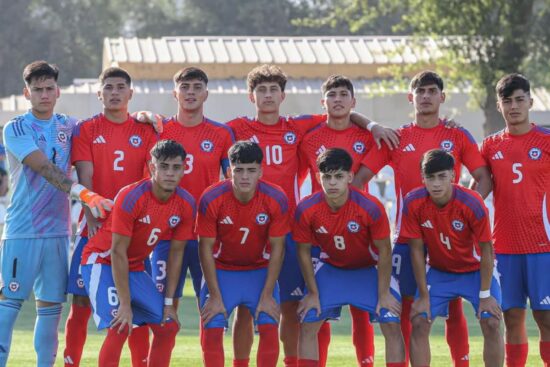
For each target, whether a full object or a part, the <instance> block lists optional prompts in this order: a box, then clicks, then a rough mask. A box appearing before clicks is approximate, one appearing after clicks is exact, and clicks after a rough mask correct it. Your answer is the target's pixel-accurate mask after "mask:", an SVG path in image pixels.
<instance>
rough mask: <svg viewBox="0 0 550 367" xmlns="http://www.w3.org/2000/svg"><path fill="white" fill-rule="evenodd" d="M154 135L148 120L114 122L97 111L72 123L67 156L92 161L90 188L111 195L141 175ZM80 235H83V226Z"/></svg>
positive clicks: (74, 159)
mask: <svg viewBox="0 0 550 367" xmlns="http://www.w3.org/2000/svg"><path fill="white" fill-rule="evenodd" d="M157 138H158V137H157V134H156V133H155V131H154V130H153V128H152V127H151V126H149V125H148V124H143V123H140V122H137V121H135V120H134V119H133V118H131V117H128V120H126V121H125V122H123V123H121V124H118V123H115V122H112V121H109V120H108V119H107V118H106V117H105V115H103V114H99V115H96V116H94V117H92V118H91V119H88V120H83V121H80V122H79V123H78V125H77V126H76V128H75V132H74V134H73V143H72V148H71V149H72V150H71V160H72V163H73V164H75V162H78V161H87V162H92V164H93V167H94V173H93V176H92V185H93V187H92V190H93V191H94V192H97V193H98V194H99V195H101V196H103V197H106V198H108V199H114V197H115V195H116V194H117V192H118V191H119V190H120V189H121V188H123V187H124V186H126V185H129V184H131V183H133V182H136V181H138V180H141V179H142V178H143V176H144V172H146V171H145V170H146V167H147V161H148V160H149V157H150V154H149V152H150V150H151V148H152V147H153V146H154V145H155V143H156V142H157ZM82 235H83V236H87V229H86V228H84V229H83V231H82Z"/></svg>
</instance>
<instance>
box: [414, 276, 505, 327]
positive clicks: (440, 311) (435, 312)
mask: <svg viewBox="0 0 550 367" xmlns="http://www.w3.org/2000/svg"><path fill="white" fill-rule="evenodd" d="M426 283H427V285H428V289H429V292H430V312H431V314H432V319H434V318H436V317H437V316H441V317H448V316H449V301H452V300H453V299H456V298H458V297H462V298H465V299H466V300H468V302H470V303H471V304H472V306H473V307H474V311H475V313H476V314H477V310H478V308H479V290H480V286H481V274H480V272H479V271H472V272H468V273H449V272H445V271H441V270H437V269H434V268H429V270H428V272H427V273H426ZM491 296H493V297H494V298H495V299H496V301H497V303H498V304H499V305H500V303H501V300H502V296H501V292H500V285H499V284H498V279H497V277H496V274H495V273H493V279H492V281H491ZM416 298H418V293H417V295H416ZM491 316H492V315H491V314H490V313H488V312H482V313H481V317H482V318H488V317H491Z"/></svg>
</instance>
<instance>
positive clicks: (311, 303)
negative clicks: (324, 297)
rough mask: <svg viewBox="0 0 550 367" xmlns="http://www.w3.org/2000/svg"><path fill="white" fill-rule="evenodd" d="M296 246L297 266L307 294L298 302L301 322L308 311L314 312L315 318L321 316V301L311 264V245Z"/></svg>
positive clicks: (302, 243)
mask: <svg viewBox="0 0 550 367" xmlns="http://www.w3.org/2000/svg"><path fill="white" fill-rule="evenodd" d="M296 246H297V249H298V264H299V265H300V270H301V271H302V276H303V277H304V282H305V284H306V288H307V294H306V295H305V296H304V298H302V300H301V301H300V304H299V305H298V310H297V312H298V317H299V318H300V321H303V320H304V317H305V316H306V314H307V313H308V311H309V310H316V311H317V312H316V315H317V316H319V315H320V314H321V301H320V300H319V288H317V281H316V280H315V273H314V270H313V263H312V262H311V243H308V242H296Z"/></svg>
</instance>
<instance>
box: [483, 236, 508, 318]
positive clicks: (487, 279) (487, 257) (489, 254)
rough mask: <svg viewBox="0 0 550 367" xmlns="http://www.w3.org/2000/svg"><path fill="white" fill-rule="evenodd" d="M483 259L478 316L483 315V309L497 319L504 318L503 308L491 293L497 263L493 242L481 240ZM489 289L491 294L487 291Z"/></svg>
mask: <svg viewBox="0 0 550 367" xmlns="http://www.w3.org/2000/svg"><path fill="white" fill-rule="evenodd" d="M479 247H480V249H481V261H480V278H481V287H480V288H479V289H480V292H479V308H478V313H477V318H478V319H479V318H480V317H481V313H482V312H483V311H485V312H489V313H490V314H491V315H493V316H494V317H496V318H497V319H499V320H500V319H501V318H502V310H501V308H500V306H499V305H498V302H497V301H496V299H495V298H494V297H493V296H492V295H491V294H490V290H491V283H492V279H493V268H494V264H495V261H494V259H495V253H494V250H493V243H492V242H480V243H479ZM488 291H489V296H487V292H488Z"/></svg>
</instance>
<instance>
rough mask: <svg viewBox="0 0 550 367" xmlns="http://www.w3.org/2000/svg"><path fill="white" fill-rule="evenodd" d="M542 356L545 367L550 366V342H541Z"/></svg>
mask: <svg viewBox="0 0 550 367" xmlns="http://www.w3.org/2000/svg"><path fill="white" fill-rule="evenodd" d="M539 350H540V357H541V358H542V361H543V362H544V367H550V342H543V341H540V342H539Z"/></svg>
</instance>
